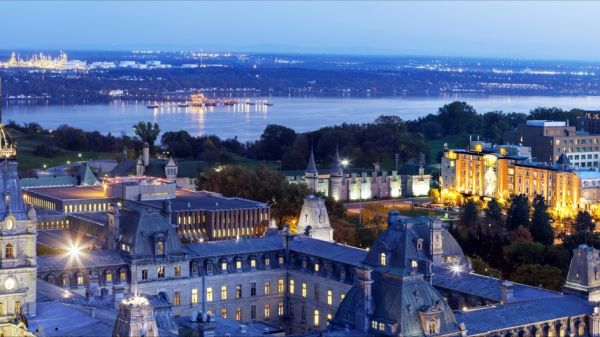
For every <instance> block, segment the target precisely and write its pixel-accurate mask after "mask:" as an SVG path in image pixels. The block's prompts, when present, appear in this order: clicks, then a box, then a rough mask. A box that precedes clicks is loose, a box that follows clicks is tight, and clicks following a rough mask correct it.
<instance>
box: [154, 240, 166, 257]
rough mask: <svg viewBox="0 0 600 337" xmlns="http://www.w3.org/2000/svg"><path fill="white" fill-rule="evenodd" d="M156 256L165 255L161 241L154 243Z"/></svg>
mask: <svg viewBox="0 0 600 337" xmlns="http://www.w3.org/2000/svg"><path fill="white" fill-rule="evenodd" d="M156 254H158V255H164V254H165V244H164V243H163V242H162V241H158V242H157V243H156Z"/></svg>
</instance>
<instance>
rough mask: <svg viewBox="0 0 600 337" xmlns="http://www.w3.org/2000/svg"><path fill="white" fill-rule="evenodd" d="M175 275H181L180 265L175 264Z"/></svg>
mask: <svg viewBox="0 0 600 337" xmlns="http://www.w3.org/2000/svg"><path fill="white" fill-rule="evenodd" d="M175 277H181V266H175Z"/></svg>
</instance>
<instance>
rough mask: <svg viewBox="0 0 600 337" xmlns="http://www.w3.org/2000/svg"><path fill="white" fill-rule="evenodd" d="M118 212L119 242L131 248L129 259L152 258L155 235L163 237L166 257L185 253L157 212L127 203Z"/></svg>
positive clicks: (167, 224) (177, 239)
mask: <svg viewBox="0 0 600 337" xmlns="http://www.w3.org/2000/svg"><path fill="white" fill-rule="evenodd" d="M120 212H121V217H120V229H121V238H120V240H119V242H120V243H125V244H127V245H129V246H130V247H131V251H130V252H129V254H130V256H131V257H133V258H149V257H152V256H154V240H155V236H156V235H160V236H163V237H164V250H165V254H166V255H171V256H173V255H181V254H185V253H186V251H185V250H184V249H183V247H182V245H181V241H180V240H179V237H178V236H177V233H176V232H175V230H174V229H173V227H172V226H171V224H170V223H169V222H167V219H166V217H165V215H163V214H161V212H160V211H159V210H157V209H154V208H150V207H146V206H142V205H139V204H136V203H133V202H127V203H126V204H125V207H122V208H121V211H120Z"/></svg>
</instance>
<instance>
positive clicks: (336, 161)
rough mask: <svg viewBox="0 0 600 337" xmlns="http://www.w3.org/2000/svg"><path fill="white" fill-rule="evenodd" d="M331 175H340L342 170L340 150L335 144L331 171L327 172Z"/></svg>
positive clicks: (342, 172)
mask: <svg viewBox="0 0 600 337" xmlns="http://www.w3.org/2000/svg"><path fill="white" fill-rule="evenodd" d="M329 173H330V174H331V175H332V176H340V177H341V176H342V175H343V174H344V171H343V170H342V161H341V160H340V152H339V151H338V148H337V146H336V147H335V154H334V155H333V163H332V165H331V171H330V172H329Z"/></svg>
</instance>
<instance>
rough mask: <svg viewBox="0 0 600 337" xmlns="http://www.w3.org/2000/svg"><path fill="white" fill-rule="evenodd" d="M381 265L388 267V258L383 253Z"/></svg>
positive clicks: (380, 260)
mask: <svg viewBox="0 0 600 337" xmlns="http://www.w3.org/2000/svg"><path fill="white" fill-rule="evenodd" d="M379 264H381V265H382V266H385V265H387V256H386V255H385V253H381V255H379Z"/></svg>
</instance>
